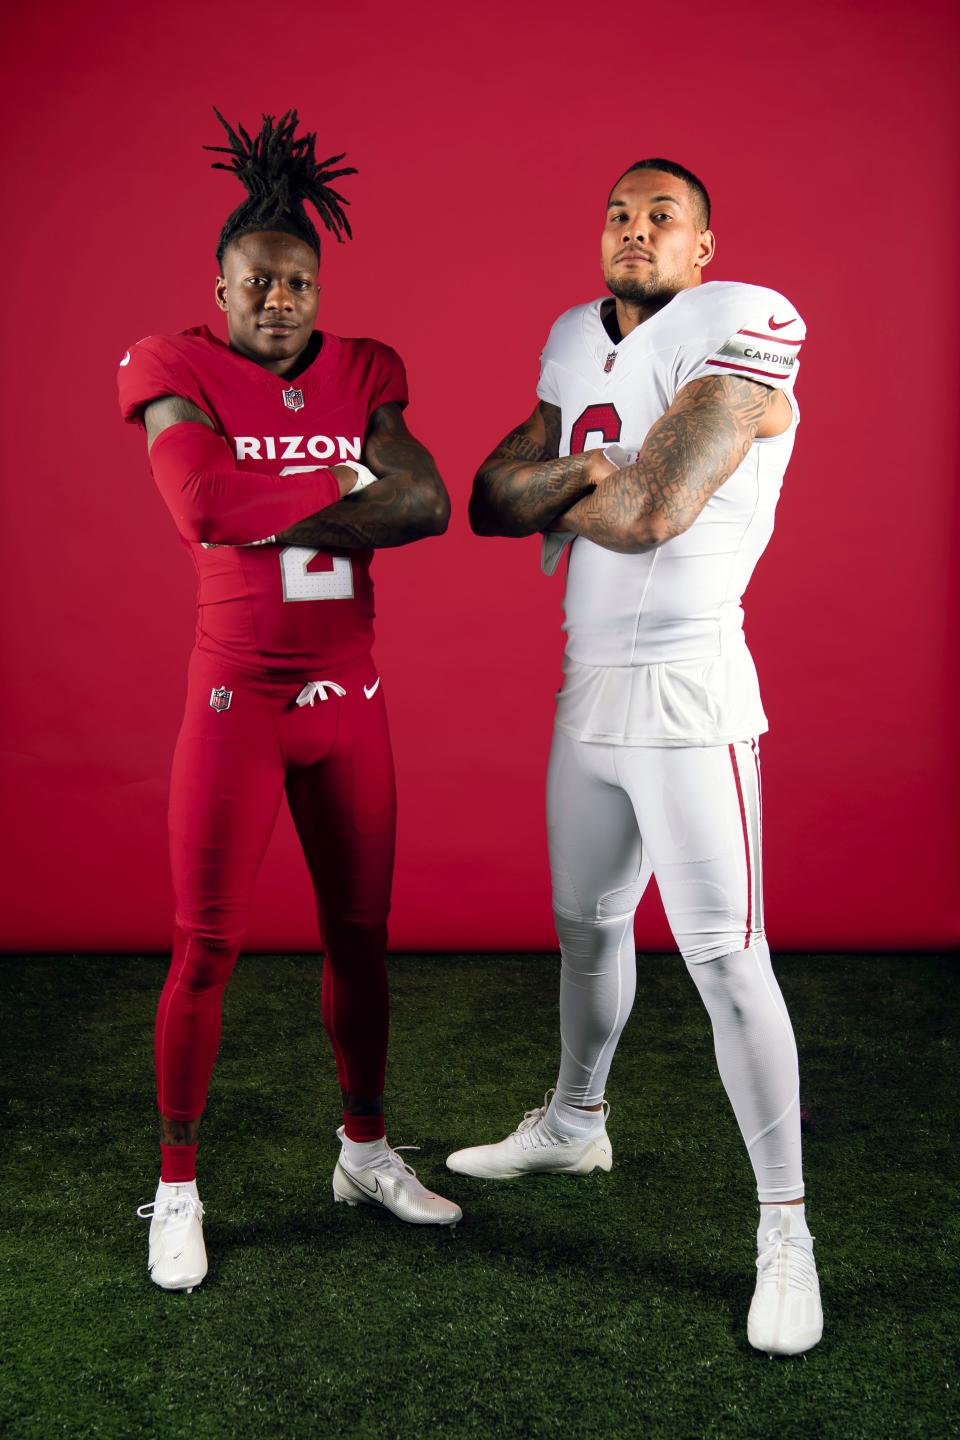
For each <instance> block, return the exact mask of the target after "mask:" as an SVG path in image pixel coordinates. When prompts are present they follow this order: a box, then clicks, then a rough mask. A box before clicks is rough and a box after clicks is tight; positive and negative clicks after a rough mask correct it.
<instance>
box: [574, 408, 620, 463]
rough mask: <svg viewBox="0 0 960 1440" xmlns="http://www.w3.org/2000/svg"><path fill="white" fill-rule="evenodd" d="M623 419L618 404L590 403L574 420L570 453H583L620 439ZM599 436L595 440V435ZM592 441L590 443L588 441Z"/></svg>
mask: <svg viewBox="0 0 960 1440" xmlns="http://www.w3.org/2000/svg"><path fill="white" fill-rule="evenodd" d="M622 428H623V421H622V420H621V419H620V416H619V414H618V413H617V407H616V405H588V406H587V408H586V410H584V411H583V412H582V414H581V415H579V416H578V418H577V419H576V420H574V422H573V429H572V430H571V431H570V454H571V455H582V454H583V452H584V450H597V449H599V448H600V446H601V445H612V444H613V442H614V440H619V439H620V431H621V430H622ZM595 435H596V436H598V437H599V438H598V439H597V440H594V438H593V437H594V436H595ZM588 442H590V443H588Z"/></svg>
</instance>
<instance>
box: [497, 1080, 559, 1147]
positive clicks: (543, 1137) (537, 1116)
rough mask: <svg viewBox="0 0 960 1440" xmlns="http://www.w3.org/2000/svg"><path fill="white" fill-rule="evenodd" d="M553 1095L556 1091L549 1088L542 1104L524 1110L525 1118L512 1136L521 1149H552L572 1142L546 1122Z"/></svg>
mask: <svg viewBox="0 0 960 1440" xmlns="http://www.w3.org/2000/svg"><path fill="white" fill-rule="evenodd" d="M553 1095H554V1091H553V1090H548V1091H547V1093H546V1095H544V1097H543V1104H542V1105H537V1106H536V1107H535V1109H533V1110H527V1111H525V1112H524V1116H523V1119H522V1120H521V1121H520V1124H519V1125H518V1126H517V1128H516V1130H514V1132H513V1135H512V1137H511V1138H512V1139H513V1140H515V1141H516V1143H517V1144H518V1145H519V1146H520V1149H521V1150H552V1149H553V1148H554V1147H555V1146H557V1145H569V1144H570V1141H569V1140H568V1139H567V1137H566V1136H565V1135H554V1133H553V1131H552V1130H550V1129H548V1128H547V1125H546V1124H545V1121H544V1117H545V1116H546V1113H547V1110H548V1109H549V1107H550V1101H551V1099H552V1098H553Z"/></svg>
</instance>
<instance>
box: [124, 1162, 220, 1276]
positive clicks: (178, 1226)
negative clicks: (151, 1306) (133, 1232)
mask: <svg viewBox="0 0 960 1440" xmlns="http://www.w3.org/2000/svg"><path fill="white" fill-rule="evenodd" d="M137 1214H138V1215H139V1216H140V1217H141V1219H143V1220H147V1219H149V1221H150V1240H149V1254H148V1258H147V1269H148V1270H149V1271H150V1279H151V1280H152V1281H153V1283H154V1284H155V1285H159V1286H160V1288H161V1290H186V1292H187V1294H188V1295H189V1294H190V1291H191V1290H192V1289H193V1287H194V1286H195V1285H199V1284H200V1281H201V1280H202V1279H203V1277H204V1276H205V1275H206V1273H207V1251H206V1247H205V1246H204V1243H203V1206H202V1205H201V1203H200V1200H199V1199H198V1197H197V1195H196V1193H195V1189H194V1187H193V1186H192V1185H190V1186H188V1185H165V1184H164V1183H163V1181H161V1182H160V1184H159V1185H158V1186H157V1194H156V1198H155V1199H154V1200H153V1201H152V1203H151V1204H149V1205H141V1206H140V1207H139V1209H138V1210H137Z"/></svg>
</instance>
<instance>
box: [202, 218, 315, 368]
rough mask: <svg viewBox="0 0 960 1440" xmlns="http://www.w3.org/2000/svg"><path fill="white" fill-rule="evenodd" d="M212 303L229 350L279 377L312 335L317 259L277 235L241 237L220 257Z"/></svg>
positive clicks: (264, 233) (296, 242) (267, 232)
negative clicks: (222, 320)
mask: <svg viewBox="0 0 960 1440" xmlns="http://www.w3.org/2000/svg"><path fill="white" fill-rule="evenodd" d="M216 298H217V304H218V305H219V306H220V309H221V310H224V311H226V316H227V330H228V331H229V334H230V344H231V345H232V346H233V348H234V349H235V350H239V351H240V352H241V354H243V355H246V356H248V357H249V358H250V359H251V360H256V361H257V363H258V364H260V365H263V366H265V367H266V368H267V369H268V370H274V371H276V373H277V374H282V373H283V371H284V370H285V369H289V368H290V366H291V365H292V364H293V363H294V361H295V360H296V358H297V356H298V355H299V354H300V352H301V350H302V349H303V348H304V346H305V345H306V344H307V341H308V340H309V339H310V336H311V335H312V334H313V326H314V322H315V321H316V318H317V304H318V302H319V299H320V287H319V285H318V284H317V257H316V255H315V254H314V252H313V251H312V250H311V248H310V246H309V245H307V244H305V243H304V241H303V240H298V239H297V237H296V236H295V235H285V234H283V232H282V231H279V230H262V231H256V232H255V233H254V234H251V235H241V236H240V238H239V239H238V240H234V241H233V242H232V243H231V244H230V245H229V246H228V247H227V251H226V254H225V255H224V257H223V274H222V275H221V276H219V277H218V279H217V291H216Z"/></svg>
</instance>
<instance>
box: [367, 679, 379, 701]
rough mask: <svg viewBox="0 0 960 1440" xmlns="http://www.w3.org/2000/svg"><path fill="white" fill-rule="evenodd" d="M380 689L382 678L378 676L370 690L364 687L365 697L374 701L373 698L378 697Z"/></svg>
mask: <svg viewBox="0 0 960 1440" xmlns="http://www.w3.org/2000/svg"><path fill="white" fill-rule="evenodd" d="M379 688H380V676H379V675H378V676H377V678H376V680H374V682H373V684H372V685H371V686H370V688H369V690H368V689H367V687H366V685H364V687H363V693H364V695H366V697H367V699H368V700H372V699H373V697H374V695H376V693H377V691H378V690H379Z"/></svg>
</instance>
